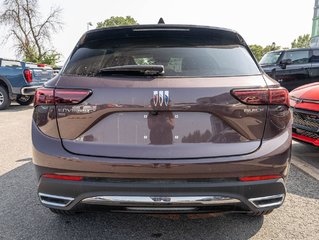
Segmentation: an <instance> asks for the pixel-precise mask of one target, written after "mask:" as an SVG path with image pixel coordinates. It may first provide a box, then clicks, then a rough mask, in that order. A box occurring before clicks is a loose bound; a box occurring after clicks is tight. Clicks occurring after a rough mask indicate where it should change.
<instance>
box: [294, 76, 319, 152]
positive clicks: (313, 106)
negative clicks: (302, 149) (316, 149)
mask: <svg viewBox="0 0 319 240" xmlns="http://www.w3.org/2000/svg"><path fill="white" fill-rule="evenodd" d="M290 105H291V107H292V111H293V117H294V121H293V128H292V131H293V134H292V137H293V138H294V139H296V140H300V141H303V142H307V143H311V144H313V145H315V146H319V82H316V83H311V84H307V85H304V86H301V87H299V88H296V89H295V90H293V91H292V92H290Z"/></svg>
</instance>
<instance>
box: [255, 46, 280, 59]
mask: <svg viewBox="0 0 319 240" xmlns="http://www.w3.org/2000/svg"><path fill="white" fill-rule="evenodd" d="M249 48H250V50H251V51H252V52H253V54H254V56H255V57H256V59H257V61H260V59H261V58H262V57H263V56H264V55H265V54H266V53H267V52H270V51H275V50H279V49H281V47H280V46H277V45H276V44H274V43H273V44H271V45H267V46H266V47H263V46H260V45H256V44H254V45H249Z"/></svg>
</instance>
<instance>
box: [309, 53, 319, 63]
mask: <svg viewBox="0 0 319 240" xmlns="http://www.w3.org/2000/svg"><path fill="white" fill-rule="evenodd" d="M310 60H311V62H313V63H319V50H313V51H312V56H311V58H310Z"/></svg>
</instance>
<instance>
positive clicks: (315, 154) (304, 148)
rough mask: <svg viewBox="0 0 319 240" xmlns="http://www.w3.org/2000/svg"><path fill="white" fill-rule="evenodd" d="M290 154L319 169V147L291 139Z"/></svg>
mask: <svg viewBox="0 0 319 240" xmlns="http://www.w3.org/2000/svg"><path fill="white" fill-rule="evenodd" d="M292 155H293V156H294V157H295V158H299V159H301V160H303V161H305V162H307V163H308V164H310V165H312V166H313V167H315V168H317V169H319V147H316V146H314V145H312V144H308V143H302V142H297V141H293V144H292Z"/></svg>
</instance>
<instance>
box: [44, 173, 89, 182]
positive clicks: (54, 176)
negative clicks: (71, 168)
mask: <svg viewBox="0 0 319 240" xmlns="http://www.w3.org/2000/svg"><path fill="white" fill-rule="evenodd" d="M42 177H44V178H51V179H59V180H66V181H82V180H83V177H81V176H68V175H58V174H43V175H42Z"/></svg>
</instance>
